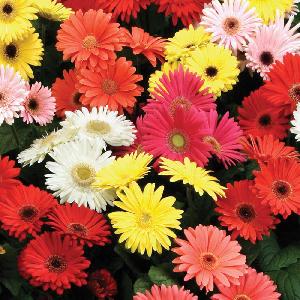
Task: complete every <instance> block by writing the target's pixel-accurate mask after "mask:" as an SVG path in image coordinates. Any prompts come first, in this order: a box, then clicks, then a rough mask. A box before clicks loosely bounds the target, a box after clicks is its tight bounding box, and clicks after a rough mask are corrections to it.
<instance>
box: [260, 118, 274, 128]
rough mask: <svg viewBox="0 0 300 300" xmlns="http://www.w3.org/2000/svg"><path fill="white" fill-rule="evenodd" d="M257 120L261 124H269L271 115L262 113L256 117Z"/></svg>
mask: <svg viewBox="0 0 300 300" xmlns="http://www.w3.org/2000/svg"><path fill="white" fill-rule="evenodd" d="M258 122H259V124H260V125H261V126H263V127H267V126H269V125H270V124H271V116H270V115H262V116H260V118H259V119H258Z"/></svg>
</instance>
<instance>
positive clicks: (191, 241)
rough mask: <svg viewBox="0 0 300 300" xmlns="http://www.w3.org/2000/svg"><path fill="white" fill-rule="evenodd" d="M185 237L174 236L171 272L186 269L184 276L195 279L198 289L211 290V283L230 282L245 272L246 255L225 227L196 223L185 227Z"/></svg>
mask: <svg viewBox="0 0 300 300" xmlns="http://www.w3.org/2000/svg"><path fill="white" fill-rule="evenodd" d="M184 235H185V238H186V239H184V240H182V239H179V238H177V239H175V242H176V244H177V245H178V246H179V247H176V248H173V249H172V251H173V252H175V253H176V254H177V255H178V257H176V258H175V259H174V260H173V263H174V264H175V265H176V266H175V268H174V272H186V275H185V277H184V280H185V281H187V280H190V279H192V278H195V279H196V282H197V284H198V286H199V287H200V289H203V288H205V289H206V291H207V292H209V291H212V290H213V288H214V284H223V285H224V286H227V287H229V286H231V285H232V284H237V283H238V279H239V278H240V277H241V276H243V275H244V274H245V273H246V268H247V265H246V256H245V255H242V254H240V251H241V249H242V248H241V246H240V245H239V243H238V242H237V241H233V240H231V238H230V236H228V235H226V232H225V231H224V230H220V229H218V228H217V227H215V226H212V225H210V226H203V225H198V226H197V227H196V228H191V227H189V228H188V229H185V230H184Z"/></svg>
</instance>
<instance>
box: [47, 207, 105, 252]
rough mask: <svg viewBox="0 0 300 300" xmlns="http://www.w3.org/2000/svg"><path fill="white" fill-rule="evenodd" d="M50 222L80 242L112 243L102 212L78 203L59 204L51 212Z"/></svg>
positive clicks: (91, 243) (93, 243) (92, 243)
mask: <svg viewBox="0 0 300 300" xmlns="http://www.w3.org/2000/svg"><path fill="white" fill-rule="evenodd" d="M48 217H49V219H50V221H49V222H48V224H49V225H50V226H52V227H53V228H54V229H55V230H56V231H58V232H59V233H62V234H63V235H70V236H71V238H72V239H73V240H77V241H78V242H79V243H80V244H82V245H84V244H86V245H88V246H89V247H91V246H93V245H99V246H104V245H105V244H107V243H110V239H109V236H110V235H111V232H110V228H109V225H108V224H107V221H106V219H105V218H104V217H103V215H102V214H99V213H97V212H96V211H94V210H90V209H88V208H86V207H84V206H80V207H79V206H78V205H77V204H73V205H71V204H66V205H59V206H57V207H56V209H54V210H53V211H52V212H51V213H50V214H49V216H48Z"/></svg>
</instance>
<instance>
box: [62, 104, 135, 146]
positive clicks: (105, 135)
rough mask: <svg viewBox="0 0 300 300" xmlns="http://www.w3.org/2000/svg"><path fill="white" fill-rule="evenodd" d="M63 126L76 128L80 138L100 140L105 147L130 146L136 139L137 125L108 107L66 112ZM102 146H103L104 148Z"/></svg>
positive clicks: (83, 108)
mask: <svg viewBox="0 0 300 300" xmlns="http://www.w3.org/2000/svg"><path fill="white" fill-rule="evenodd" d="M61 125H62V126H63V128H66V129H67V128H74V129H75V130H76V131H77V137H78V138H79V139H88V140H91V141H94V140H95V139H96V140H98V141H99V142H100V143H102V144H103V147H105V143H107V144H109V145H111V146H130V145H131V144H132V143H133V141H134V139H135V132H136V130H135V127H134V125H133V123H132V122H131V121H130V120H127V119H126V117H125V116H124V115H118V112H117V111H110V110H108V107H107V106H105V107H103V106H100V107H99V108H96V107H93V108H92V110H91V111H88V109H87V108H85V107H82V109H81V110H77V111H75V112H69V111H68V112H66V119H65V120H64V121H63V122H61ZM103 147H102V148H103Z"/></svg>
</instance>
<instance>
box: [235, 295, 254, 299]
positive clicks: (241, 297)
mask: <svg viewBox="0 0 300 300" xmlns="http://www.w3.org/2000/svg"><path fill="white" fill-rule="evenodd" d="M233 300H251V298H250V297H248V296H247V295H245V294H241V295H236V296H235V297H234V298H233Z"/></svg>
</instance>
